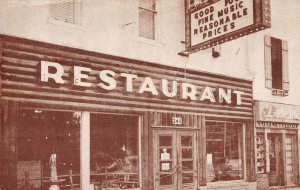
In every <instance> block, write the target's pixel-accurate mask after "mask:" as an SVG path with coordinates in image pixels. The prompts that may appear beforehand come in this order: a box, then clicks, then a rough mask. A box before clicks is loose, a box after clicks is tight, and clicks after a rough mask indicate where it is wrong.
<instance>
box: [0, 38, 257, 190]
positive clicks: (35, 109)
mask: <svg viewBox="0 0 300 190" xmlns="http://www.w3.org/2000/svg"><path fill="white" fill-rule="evenodd" d="M1 66H2V67H1V71H2V75H1V87H2V91H1V103H2V110H1V113H2V124H1V126H2V133H1V135H2V136H1V141H2V142H1V145H2V148H1V150H2V155H3V157H2V159H1V171H2V173H1V175H2V179H5V180H3V182H2V183H5V184H6V186H7V185H8V187H10V188H16V187H18V188H21V187H22V185H24V184H26V183H24V180H26V178H27V177H28V180H29V183H30V184H31V185H32V186H33V187H35V188H46V187H47V185H49V177H50V169H49V167H50V166H49V157H50V156H51V155H52V154H54V153H55V154H56V157H57V174H58V178H59V179H61V182H60V184H59V185H60V186H61V187H62V188H64V187H70V186H72V187H76V186H77V185H80V186H81V189H88V188H89V186H94V188H98V187H99V188H100V187H101V188H102V189H106V188H107V189H108V188H113V187H114V188H117V187H118V188H123V189H140V188H141V189H199V188H200V189H201V187H207V188H209V187H210V186H212V187H214V186H215V184H218V185H217V186H220V188H229V189H230V188H231V187H232V186H235V185H236V186H241V187H244V188H245V189H247V188H249V186H251V185H250V184H251V181H255V169H254V168H255V165H254V163H255V162H254V159H255V158H254V154H253V153H254V132H253V129H254V128H253V120H252V118H253V107H252V103H253V99H252V82H251V81H248V80H243V79H237V78H231V77H227V76H223V75H215V74H211V73H206V72H199V71H193V70H183V69H178V68H174V67H169V66H159V67H157V66H156V65H154V64H152V63H149V62H142V61H138V60H132V59H127V58H121V57H115V56H109V55H104V54H99V53H94V52H89V51H84V50H80V49H74V48H68V47H63V46H58V45H52V44H47V43H41V42H36V41H32V40H26V39H21V38H16V37H10V36H4V35H2V36H1ZM70 172H71V173H70ZM70 179H72V180H70ZM232 180H233V181H237V182H236V183H226V182H228V181H232ZM218 182H223V183H218ZM47 183H48V184H47ZM90 184H91V185H90ZM209 184H211V185H209Z"/></svg>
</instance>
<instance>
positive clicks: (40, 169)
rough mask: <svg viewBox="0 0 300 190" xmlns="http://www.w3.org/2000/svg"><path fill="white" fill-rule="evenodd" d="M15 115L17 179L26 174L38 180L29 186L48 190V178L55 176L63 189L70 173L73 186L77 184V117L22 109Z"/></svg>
mask: <svg viewBox="0 0 300 190" xmlns="http://www.w3.org/2000/svg"><path fill="white" fill-rule="evenodd" d="M18 114H19V116H18V135H19V136H18V147H19V148H18V163H17V165H18V166H17V172H18V179H19V180H20V181H22V180H24V177H25V173H26V172H27V174H28V175H29V177H30V178H40V180H32V181H29V183H30V184H32V185H33V186H34V187H36V188H37V189H39V188H45V189H48V188H49V185H50V183H49V181H50V176H54V175H56V176H57V178H58V179H59V180H61V182H60V183H59V184H60V186H61V187H63V186H64V185H69V184H70V181H69V180H70V178H69V174H70V172H72V173H73V174H74V175H76V177H75V176H73V178H72V180H73V183H74V184H79V183H80V180H79V174H80V151H79V150H80V113H79V112H59V111H45V110H33V109H22V110H19V112H18ZM50 157H51V159H50ZM41 177H44V179H45V180H43V181H42V180H41Z"/></svg>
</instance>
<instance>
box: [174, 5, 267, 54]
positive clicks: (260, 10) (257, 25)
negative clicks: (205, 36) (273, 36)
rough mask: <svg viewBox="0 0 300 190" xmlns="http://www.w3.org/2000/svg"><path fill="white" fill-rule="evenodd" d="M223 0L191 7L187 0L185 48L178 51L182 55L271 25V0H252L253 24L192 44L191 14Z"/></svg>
mask: <svg viewBox="0 0 300 190" xmlns="http://www.w3.org/2000/svg"><path fill="white" fill-rule="evenodd" d="M219 1H222V0H207V1H205V2H204V3H202V4H199V5H196V6H192V7H190V0H185V42H184V43H185V50H184V51H182V52H180V53H178V54H179V55H182V56H188V55H189V54H191V53H195V52H198V51H200V50H203V49H207V48H211V47H214V46H217V45H219V44H222V43H225V42H228V41H231V40H234V39H237V38H240V37H243V36H245V35H248V34H251V33H255V32H258V31H260V30H264V29H267V28H270V27H271V8H270V0H252V1H253V6H254V7H253V24H251V25H249V26H246V27H243V28H240V29H237V30H234V31H232V32H229V33H226V34H223V35H220V36H217V37H215V38H212V39H210V40H207V41H205V42H200V43H198V44H195V45H192V42H191V40H192V37H191V35H192V31H191V14H192V13H194V12H195V11H197V10H200V9H203V8H205V7H208V6H209V5H212V4H214V3H216V2H219Z"/></svg>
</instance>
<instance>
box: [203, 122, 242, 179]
mask: <svg viewBox="0 0 300 190" xmlns="http://www.w3.org/2000/svg"><path fill="white" fill-rule="evenodd" d="M242 134H243V133H242V124H241V123H232V122H214V121H207V122H206V153H207V169H206V174H207V181H208V182H214V181H226V180H238V179H243V148H242V147H243V140H242V139H243V135H242Z"/></svg>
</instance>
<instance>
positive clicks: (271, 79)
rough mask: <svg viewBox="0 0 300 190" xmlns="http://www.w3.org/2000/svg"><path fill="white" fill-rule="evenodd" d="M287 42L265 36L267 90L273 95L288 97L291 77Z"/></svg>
mask: <svg viewBox="0 0 300 190" xmlns="http://www.w3.org/2000/svg"><path fill="white" fill-rule="evenodd" d="M287 47H288V46H287V41H285V40H280V39H277V38H273V37H270V36H265V74H266V88H269V89H272V94H273V95H284V96H286V95H288V90H289V77H288V61H287V53H288V48H287Z"/></svg>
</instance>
